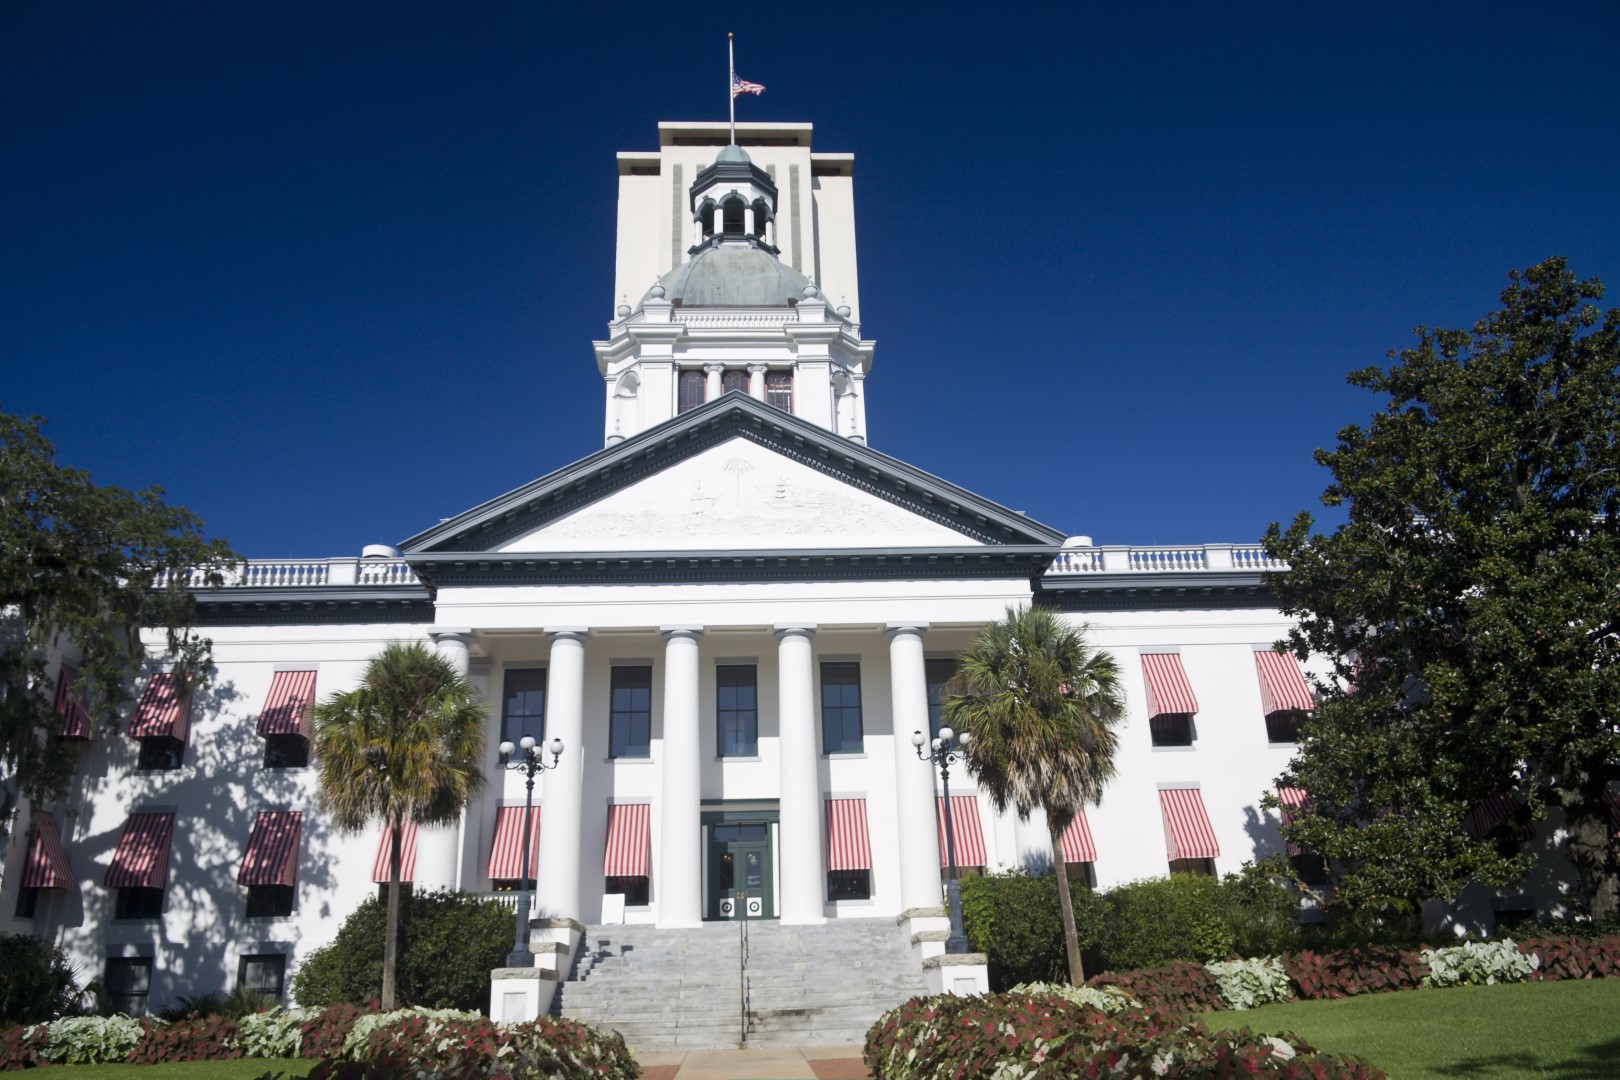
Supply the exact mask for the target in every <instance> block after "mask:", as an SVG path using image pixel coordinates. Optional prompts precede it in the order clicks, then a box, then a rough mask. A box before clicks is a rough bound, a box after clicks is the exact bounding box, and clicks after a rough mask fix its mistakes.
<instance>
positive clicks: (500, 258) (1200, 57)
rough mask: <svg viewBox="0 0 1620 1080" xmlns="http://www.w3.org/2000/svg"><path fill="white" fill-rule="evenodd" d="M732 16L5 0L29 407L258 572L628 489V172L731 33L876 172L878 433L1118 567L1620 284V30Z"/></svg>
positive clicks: (871, 289)
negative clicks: (1484, 325)
mask: <svg viewBox="0 0 1620 1080" xmlns="http://www.w3.org/2000/svg"><path fill="white" fill-rule="evenodd" d="M1127 8H1130V9H1133V10H1124V9H1127ZM708 10H709V8H706V7H702V6H697V7H682V6H680V5H671V4H667V3H666V4H660V5H647V6H635V5H628V4H601V5H568V6H566V7H558V8H556V9H555V10H553V9H552V8H551V7H550V6H549V5H541V4H538V3H523V4H516V3H514V4H495V3H483V4H462V3H457V4H451V3H440V4H411V3H342V4H331V3H327V2H324V0H323V2H319V3H299V2H286V0H278V2H274V3H220V2H210V3H199V4H177V3H158V2H149V3H142V4H127V3H109V4H103V5H94V4H83V3H73V2H64V0H39V2H18V0H8V2H7V3H5V4H4V5H3V6H0V146H3V147H4V165H3V167H0V215H3V221H4V226H3V232H0V253H3V257H0V408H3V409H4V410H5V411H8V412H14V413H19V412H20V413H30V412H37V413H41V414H43V415H45V416H46V417H48V418H49V419H50V421H51V423H50V426H49V428H48V432H49V434H50V435H51V437H52V438H53V439H54V440H55V441H56V443H57V446H58V449H59V452H60V457H61V459H62V460H63V461H65V462H67V463H70V464H74V465H79V466H82V467H84V468H87V469H89V470H91V472H92V473H93V475H94V476H95V478H96V479H97V480H99V481H102V482H106V483H118V484H123V485H126V486H131V487H138V486H145V485H149V484H161V485H163V486H164V487H165V488H167V491H168V495H169V498H170V499H171V501H173V502H177V503H180V504H183V505H185V506H189V507H190V508H191V509H193V510H195V511H196V512H197V513H199V514H200V515H201V516H202V517H203V518H204V520H205V521H206V522H207V525H208V528H209V530H210V532H211V533H213V534H216V535H222V536H224V537H226V538H227V539H229V540H230V541H231V542H232V543H233V544H234V545H235V546H236V547H237V549H238V550H239V551H241V552H243V553H244V554H247V555H252V556H259V557H279V556H287V555H336V554H350V553H357V552H358V551H359V549H360V546H361V545H362V544H365V543H370V542H377V541H381V542H388V543H392V542H397V541H398V540H401V539H403V538H404V537H406V536H408V535H410V534H412V533H414V532H416V531H418V530H419V529H422V528H425V527H427V526H429V525H431V524H433V523H434V522H435V521H437V520H438V519H439V518H441V517H445V516H448V515H451V514H454V513H457V512H459V511H461V510H463V509H466V508H467V507H469V506H472V505H474V504H476V503H478V502H481V501H483V500H485V499H487V498H490V497H492V496H494V495H497V494H499V493H501V492H503V491H506V490H508V489H510V488H512V487H515V486H517V485H519V484H521V483H524V482H526V481H528V480H530V479H532V478H534V477H536V476H539V475H541V474H543V473H546V472H549V471H550V470H552V469H554V468H556V467H558V466H561V465H563V464H566V463H567V462H569V461H572V460H574V459H576V458H578V457H582V456H584V455H585V454H587V453H590V452H591V451H593V450H595V449H597V448H598V447H599V446H600V445H601V431H602V419H601V412H600V409H601V383H600V381H599V378H598V376H597V374H596V369H595V364H594V362H593V359H592V354H591V348H590V342H591V340H592V339H593V338H596V337H602V336H604V335H605V324H606V322H607V321H608V319H609V318H610V317H611V315H612V310H613V306H614V304H615V303H616V301H617V298H616V297H614V296H613V295H612V293H613V280H612V259H613V229H614V201H615V198H616V185H615V170H614V162H613V153H614V151H616V150H631V149H650V148H653V147H655V146H656V144H657V137H656V124H657V122H658V121H660V120H704V119H715V118H719V117H721V116H723V115H724V108H725V96H724V87H725V78H726V73H725V33H726V31H727V30H735V31H736V32H737V34H738V39H737V41H738V70H739V72H740V73H741V74H742V75H743V76H744V77H745V78H748V79H752V80H754V81H756V82H761V83H764V84H766V86H767V87H768V88H769V89H768V91H767V92H766V94H765V95H764V96H763V97H762V98H758V99H752V98H750V99H745V100H744V101H742V102H741V103H740V104H739V115H740V118H742V119H759V120H795V121H811V122H813V123H814V124H815V125H816V136H815V142H816V146H817V148H818V149H821V150H836V151H851V152H853V153H854V154H855V155H856V174H855V175H856V220H857V230H858V232H857V238H858V242H859V245H860V257H861V282H862V289H863V295H862V298H861V299H862V307H863V314H864V330H865V332H866V334H867V335H868V336H870V337H874V338H876V339H877V341H878V350H877V358H876V366H875V369H874V373H873V376H872V378H871V380H870V381H869V382H868V384H867V393H868V421H869V425H870V430H871V441H872V444H873V445H874V446H875V447H877V448H878V449H880V450H883V451H885V452H886V453H889V454H893V455H895V456H897V457H900V458H903V459H905V460H907V461H910V462H912V463H914V464H916V465H918V466H921V467H923V468H926V469H929V470H931V471H933V472H935V473H938V474H939V475H942V476H944V477H946V478H947V479H950V480H952V481H954V482H956V483H959V484H961V485H963V486H965V487H968V488H970V489H973V490H975V491H978V492H980V493H981V494H984V495H986V496H988V497H990V498H993V499H996V500H998V501H1000V502H1002V503H1005V504H1007V505H1009V506H1011V507H1013V508H1015V509H1021V510H1024V511H1026V512H1027V513H1029V514H1030V515H1031V516H1033V517H1036V518H1038V519H1040V520H1042V521H1045V522H1046V523H1048V524H1050V525H1053V526H1056V527H1058V528H1062V529H1065V530H1067V531H1069V532H1071V533H1089V534H1091V535H1093V536H1094V537H1095V538H1096V539H1097V541H1098V542H1100V543H1171V542H1189V543H1192V542H1202V541H1216V540H1222V541H1231V540H1250V539H1253V538H1255V537H1257V536H1258V535H1259V534H1260V533H1261V532H1262V531H1263V530H1264V528H1265V526H1266V524H1267V523H1268V522H1270V521H1272V520H1276V519H1287V518H1289V517H1291V516H1292V515H1293V514H1294V513H1295V512H1296V511H1297V510H1300V509H1303V508H1306V507H1315V506H1316V498H1317V496H1318V494H1319V493H1320V492H1321V490H1322V488H1323V486H1324V485H1325V483H1326V481H1327V476H1326V474H1325V473H1324V472H1323V471H1322V470H1321V469H1319V468H1318V467H1316V466H1315V465H1314V464H1313V463H1312V461H1311V456H1310V455H1311V451H1312V450H1313V449H1314V448H1316V447H1318V446H1324V445H1331V443H1332V441H1333V436H1334V433H1335V432H1336V431H1337V430H1338V429H1339V428H1340V427H1341V426H1343V425H1344V424H1346V423H1349V422H1353V421H1358V420H1362V419H1364V418H1365V417H1366V416H1367V415H1368V414H1369V412H1370V411H1371V409H1372V408H1373V406H1374V405H1375V404H1376V403H1375V400H1374V399H1373V398H1372V397H1371V396H1370V395H1367V394H1365V393H1364V392H1362V391H1358V390H1353V389H1350V388H1348V387H1346V386H1345V384H1344V374H1345V372H1347V371H1349V370H1351V369H1353V368H1358V367H1362V366H1365V365H1368V364H1373V363H1379V362H1381V361H1382V360H1383V357H1384V354H1385V352H1386V351H1387V350H1388V349H1390V348H1392V347H1396V346H1401V345H1404V344H1406V343H1407V342H1408V341H1409V340H1410V330H1411V328H1412V327H1413V326H1416V325H1417V324H1419V323H1426V324H1429V325H1437V326H1453V325H1467V324H1471V323H1472V322H1473V321H1474V320H1475V319H1477V318H1478V317H1479V316H1481V315H1482V314H1483V313H1484V312H1486V311H1487V310H1489V309H1490V308H1491V307H1492V306H1494V304H1495V302H1496V297H1497V294H1498V293H1499V292H1500V291H1501V288H1502V287H1503V285H1504V284H1505V283H1506V273H1507V270H1508V269H1509V268H1510V267H1523V266H1526V265H1529V264H1531V263H1533V262H1536V261H1539V260H1540V259H1542V258H1545V257H1546V256H1549V255H1553V254H1561V255H1565V256H1568V257H1569V259H1570V260H1571V263H1572V265H1573V267H1574V269H1575V270H1576V271H1577V272H1578V273H1580V274H1581V275H1582V276H1598V277H1601V278H1603V279H1604V280H1605V281H1607V282H1608V283H1609V284H1610V286H1611V288H1613V289H1616V290H1620V206H1617V198H1616V196H1617V195H1620V140H1617V139H1616V138H1615V132H1616V131H1617V130H1620V117H1617V116H1616V112H1617V110H1616V105H1617V102H1620V62H1617V61H1616V59H1615V58H1616V56H1617V55H1620V7H1617V6H1616V5H1615V4H1614V3H1612V0H1608V2H1592V3H1552V4H1546V5H1529V4H1524V3H1514V4H1496V3H1477V2H1476V3H1466V4H1456V5H1440V4H1411V3H1406V4H1400V5H1392V6H1388V7H1380V6H1379V5H1371V6H1369V5H1361V4H1358V5H1325V4H1299V3H1289V4H1276V5H1255V4H1242V3H1239V4H1208V3H1204V4H1198V5H1187V6H1182V7H1177V6H1151V7H1150V6H1147V5H1119V4H1111V5H1072V6H1071V5H1065V6H1062V7H1059V6H1058V5H1055V4H1054V5H1040V6H1038V7H1035V6H1031V7H1022V8H1021V7H1018V6H1010V5H1003V6H986V5H974V6H971V7H968V6H959V7H953V6H951V5H940V4H930V5H917V6H915V7H902V6H899V5H895V6H893V7H891V6H890V5H884V4H872V3H866V4H862V5H855V6H850V7H842V6H839V5H836V4H828V3H815V4H778V5H736V6H734V7H733V8H732V9H731V10H730V13H729V14H727V15H726V16H716V17H712V18H711V17H710V16H709V15H708V14H706V12H707V11H708ZM584 12H589V14H585V13H584ZM1610 303H1617V304H1620V292H1616V293H1613V294H1611V297H1610Z"/></svg>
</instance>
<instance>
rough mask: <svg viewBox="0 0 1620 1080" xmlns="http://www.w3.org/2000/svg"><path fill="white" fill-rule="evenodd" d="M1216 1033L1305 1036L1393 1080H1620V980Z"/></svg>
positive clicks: (1340, 1011) (1256, 1013) (1309, 1007)
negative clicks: (1526, 1079) (1359, 1059)
mask: <svg viewBox="0 0 1620 1080" xmlns="http://www.w3.org/2000/svg"><path fill="white" fill-rule="evenodd" d="M1202 1019H1203V1020H1204V1022H1205V1023H1207V1024H1208V1025H1209V1026H1211V1027H1232V1028H1235V1027H1244V1026H1248V1027H1251V1028H1253V1029H1254V1030H1256V1031H1263V1032H1268V1033H1271V1032H1277V1031H1293V1032H1297V1033H1298V1034H1299V1035H1300V1036H1301V1037H1302V1038H1304V1039H1305V1040H1306V1041H1308V1042H1311V1043H1314V1044H1315V1045H1316V1046H1317V1047H1319V1048H1321V1049H1323V1050H1337V1051H1339V1052H1340V1053H1345V1054H1355V1055H1356V1056H1358V1057H1363V1058H1366V1059H1367V1060H1368V1061H1371V1062H1373V1063H1374V1064H1376V1065H1378V1066H1379V1067H1380V1068H1382V1069H1383V1070H1384V1071H1385V1072H1387V1073H1388V1074H1389V1076H1390V1078H1391V1080H1430V1078H1435V1080H1439V1078H1451V1077H1468V1078H1471V1080H1496V1078H1507V1077H1537V1076H1539V1077H1548V1078H1556V1080H1615V1078H1617V1077H1620V979H1594V980H1591V981H1583V982H1576V981H1569V982H1546V983H1519V984H1515V985H1512V986H1459V987H1453V988H1451V989H1447V990H1411V991H1407V992H1405V993H1397V994H1368V995H1366V996H1364V997H1354V998H1346V999H1345V1000H1343V1001H1295V1002H1289V1003H1287V1004H1282V1005H1267V1006H1265V1007H1264V1008H1260V1009H1250V1010H1248V1011H1247V1012H1217V1013H1208V1014H1206V1015H1205V1016H1203V1017H1202Z"/></svg>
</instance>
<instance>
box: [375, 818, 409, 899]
mask: <svg viewBox="0 0 1620 1080" xmlns="http://www.w3.org/2000/svg"><path fill="white" fill-rule="evenodd" d="M393 838H394V828H393V826H392V825H384V826H383V831H382V836H381V837H380V838H378V840H377V857H376V859H374V860H372V863H371V880H372V881H374V882H376V883H377V884H379V885H381V884H383V883H384V882H386V881H387V880H388V847H389V845H390V844H392V843H393ZM399 880H400V881H402V882H409V881H414V880H416V822H414V821H407V822H406V823H405V835H403V836H402V837H400V841H399Z"/></svg>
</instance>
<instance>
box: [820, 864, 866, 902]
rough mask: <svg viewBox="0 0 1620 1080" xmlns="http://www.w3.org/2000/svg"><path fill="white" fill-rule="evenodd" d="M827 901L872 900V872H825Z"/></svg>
mask: <svg viewBox="0 0 1620 1080" xmlns="http://www.w3.org/2000/svg"><path fill="white" fill-rule="evenodd" d="M827 899H828V900H870V899H872V871H870V870H829V871H827Z"/></svg>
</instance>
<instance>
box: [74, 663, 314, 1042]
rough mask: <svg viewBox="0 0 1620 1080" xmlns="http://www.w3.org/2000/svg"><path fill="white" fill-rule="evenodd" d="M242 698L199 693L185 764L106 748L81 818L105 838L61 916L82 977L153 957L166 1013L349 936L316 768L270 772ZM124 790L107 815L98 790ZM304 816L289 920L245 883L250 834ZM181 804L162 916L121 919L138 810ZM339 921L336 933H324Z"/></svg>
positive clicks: (125, 747) (114, 742)
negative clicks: (249, 966) (123, 872)
mask: <svg viewBox="0 0 1620 1080" xmlns="http://www.w3.org/2000/svg"><path fill="white" fill-rule="evenodd" d="M241 699H242V695H241V694H240V693H239V692H238V691H237V690H236V688H235V686H234V684H232V683H229V682H226V683H221V684H218V685H214V686H210V687H207V688H204V689H199V690H197V691H196V692H195V693H194V695H193V700H192V706H191V718H192V723H191V730H190V732H189V733H188V738H187V742H186V746H185V752H184V755H183V757H182V759H181V766H180V768H178V769H159V770H141V769H138V768H137V767H136V764H137V760H138V756H139V747H138V746H137V740H134V739H131V738H129V737H128V736H127V735H125V734H123V732H122V730H120V731H118V732H109V733H107V734H106V736H105V737H104V742H105V745H103V746H99V747H97V748H96V751H95V752H96V753H99V754H101V755H103V757H102V761H103V766H104V767H103V769H102V771H101V773H100V775H87V776H86V782H85V792H84V794H83V796H82V802H81V804H80V815H81V816H82V817H87V818H88V819H89V820H91V821H92V822H93V823H94V828H95V831H94V832H90V833H87V834H84V835H80V836H79V837H78V839H77V840H76V841H75V842H74V849H75V850H74V852H73V855H74V862H75V865H76V867H77V868H78V869H79V871H80V880H79V883H78V887H77V888H76V889H74V890H68V891H67V895H65V896H63V897H61V898H58V900H57V901H56V904H55V905H54V907H53V910H52V912H51V921H52V923H53V924H54V926H55V927H56V928H59V929H60V931H61V933H62V939H63V944H64V945H66V946H67V947H68V949H69V952H70V955H73V956H74V957H75V959H76V962H77V963H78V965H79V966H80V967H81V968H82V967H83V966H84V965H85V964H86V963H87V962H89V963H93V964H95V965H96V966H97V967H98V970H94V971H84V970H80V971H79V972H78V973H77V974H78V977H79V980H80V982H81V984H82V983H84V982H88V981H90V980H92V979H94V980H100V979H101V978H102V975H103V971H102V970H100V969H99V968H100V967H101V965H103V964H104V960H103V959H102V958H104V957H117V956H150V957H152V958H153V964H152V975H151V986H150V991H149V994H148V999H147V1007H148V1011H150V1012H157V1011H159V1010H161V1009H164V1008H166V1007H168V1006H169V1005H171V1004H173V1003H174V1002H175V1000H176V999H178V998H181V997H196V996H199V995H202V994H207V993H210V992H214V991H222V992H226V993H229V992H231V991H233V990H234V989H236V986H237V978H238V962H239V959H240V957H241V956H243V955H250V954H255V953H282V954H284V955H286V956H287V958H288V961H287V969H286V978H287V982H288V983H289V984H290V982H291V977H292V971H293V960H294V956H293V953H294V948H293V947H294V944H295V943H296V942H298V941H300V940H303V941H306V942H308V941H320V940H325V939H327V938H330V937H331V936H332V935H333V934H335V933H336V929H337V927H336V921H337V920H338V919H340V918H341V917H342V916H343V915H344V914H346V913H340V912H334V911H332V910H331V900H330V897H331V896H332V895H333V885H334V876H333V873H332V865H333V862H334V858H333V856H334V850H333V848H334V840H335V834H334V832H333V830H332V829H331V828H330V826H329V825H328V823H327V821H326V820H325V817H324V815H323V814H321V813H320V811H319V808H318V805H317V794H316V793H317V790H318V785H317V781H316V776H315V770H314V769H313V767H307V768H266V767H265V765H264V755H265V743H264V740H263V739H262V738H261V737H260V736H259V735H258V734H257V731H256V722H257V719H258V716H257V713H256V711H255V712H251V713H248V712H243V711H242V710H241V709H240V708H239V707H233V706H239V705H240V704H241ZM114 791H118V792H120V796H119V801H120V802H121V803H124V806H123V807H121V811H122V812H119V813H115V814H108V813H101V814H98V813H96V812H95V809H94V804H95V802H96V800H97V799H98V798H101V797H103V796H106V795H109V794H111V793H112V792H114ZM274 810H293V811H302V813H303V818H302V822H301V825H300V829H299V835H298V846H297V849H296V852H295V855H294V866H295V871H294V875H293V878H294V886H293V899H292V910H291V913H290V914H288V915H279V914H271V915H263V916H253V917H250V916H249V914H248V904H249V893H250V890H249V889H248V888H247V887H246V886H243V885H239V884H238V883H237V875H238V873H239V871H240V869H241V866H242V860H243V856H244V854H245V853H246V851H247V848H248V839H249V836H250V835H251V833H252V831H253V826H254V822H255V820H256V818H257V817H258V814H259V813H260V812H261V811H274ZM142 812H173V813H174V814H175V820H174V829H173V835H172V839H171V842H170V846H169V863H168V874H167V878H166V888H165V891H164V895H163V903H162V911H161V914H160V915H158V916H156V917H149V918H122V919H121V918H118V917H117V901H118V892H119V890H116V889H109V888H107V887H106V886H105V885H104V884H103V882H104V880H105V877H106V873H107V868H108V867H109V866H110V864H111V862H112V858H113V852H114V850H115V849H116V848H117V846H118V841H119V838H120V836H121V835H122V834H123V830H124V824H125V822H126V821H127V819H128V815H129V814H132V813H142ZM328 921H330V922H331V926H330V932H324V933H323V932H319V931H318V930H317V929H316V928H317V927H320V929H321V930H326V929H327V928H326V927H321V924H322V923H325V922H328Z"/></svg>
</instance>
